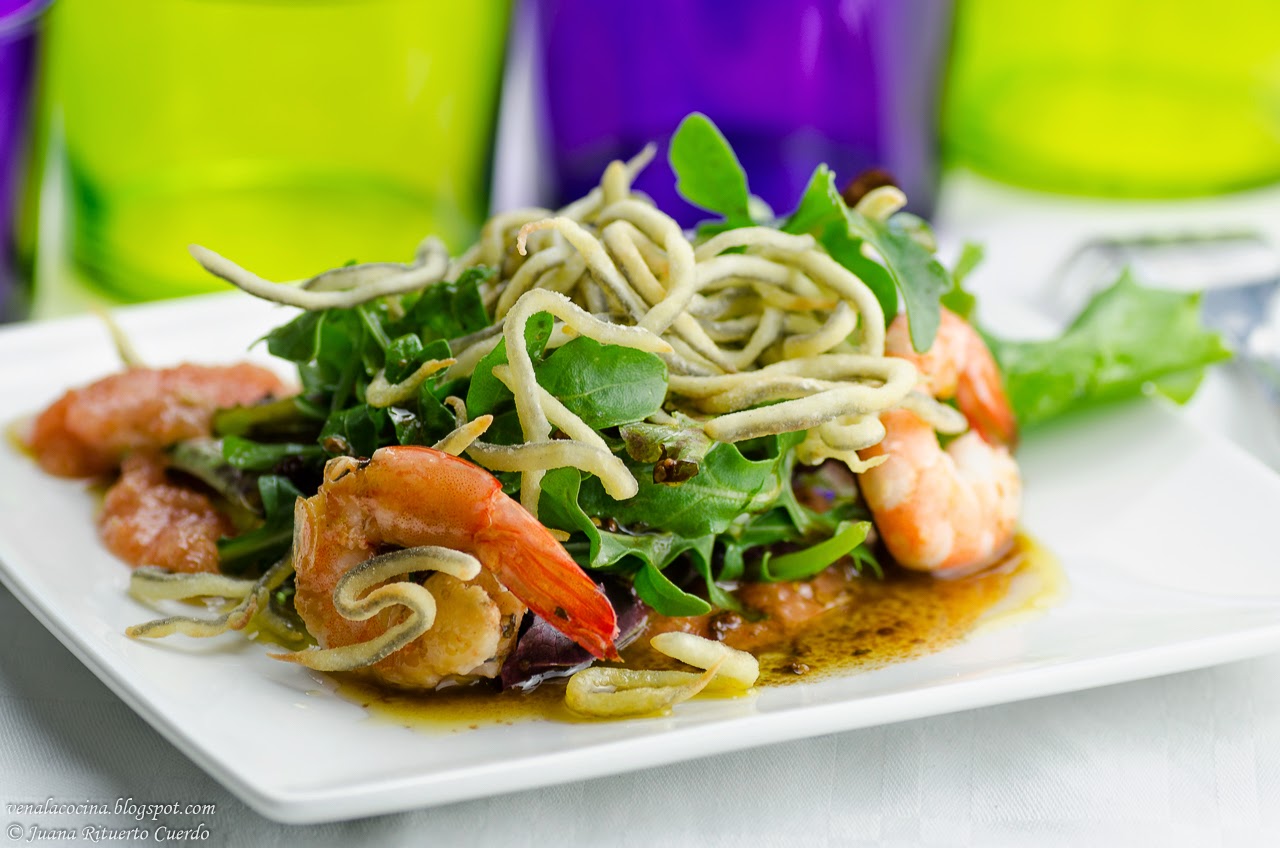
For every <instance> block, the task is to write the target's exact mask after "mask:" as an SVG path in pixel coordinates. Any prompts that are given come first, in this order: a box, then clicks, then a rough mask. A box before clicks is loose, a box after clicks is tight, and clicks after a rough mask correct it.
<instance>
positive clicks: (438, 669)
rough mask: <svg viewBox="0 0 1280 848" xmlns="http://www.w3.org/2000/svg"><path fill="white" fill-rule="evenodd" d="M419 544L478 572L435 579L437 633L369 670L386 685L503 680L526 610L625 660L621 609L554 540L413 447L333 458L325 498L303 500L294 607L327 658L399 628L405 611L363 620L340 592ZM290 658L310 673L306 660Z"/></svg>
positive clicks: (458, 464)
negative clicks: (371, 566)
mask: <svg viewBox="0 0 1280 848" xmlns="http://www.w3.org/2000/svg"><path fill="white" fill-rule="evenodd" d="M421 546H439V547H440V548H445V549H451V550H452V551H461V552H463V553H464V554H469V555H471V556H472V557H474V558H475V559H476V560H478V561H479V565H480V570H479V572H478V573H475V572H472V576H471V579H460V577H459V575H458V574H454V573H452V572H450V573H437V574H433V575H431V576H430V577H429V578H428V579H427V582H426V583H425V588H427V589H428V591H431V592H432V593H433V595H434V599H435V600H434V605H433V611H432V615H433V616H434V618H435V623H434V624H433V625H432V626H431V627H430V629H428V630H427V631H426V632H425V633H423V634H422V635H421V636H419V637H418V638H416V639H414V640H413V641H412V642H410V643H409V644H407V645H405V646H404V647H401V648H398V649H396V650H394V651H393V652H391V653H389V654H388V655H386V656H380V657H379V658H378V659H377V661H376V662H375V663H373V664H371V665H370V666H369V669H370V670H371V671H372V673H373V674H375V675H376V676H378V677H379V678H380V679H382V680H384V681H386V682H389V683H394V684H396V685H401V686H414V687H420V688H430V687H433V686H435V685H437V684H438V683H440V682H442V681H444V680H447V679H458V678H468V677H492V676H494V675H496V673H497V671H498V669H499V668H500V666H501V659H502V655H503V654H504V653H505V652H506V651H509V650H510V648H511V646H512V645H513V644H514V640H515V631H516V629H517V628H518V627H519V623H520V618H521V617H522V616H523V614H524V608H525V606H527V607H528V608H529V609H531V610H533V612H535V613H537V614H538V615H539V616H541V617H542V618H544V619H546V621H547V622H548V623H550V624H551V625H552V626H554V627H555V628H556V629H558V630H559V631H560V632H562V633H564V634H565V635H566V636H568V637H569V638H570V639H572V640H573V641H575V642H577V643H578V644H579V645H581V646H582V647H583V648H585V649H587V650H588V651H590V652H591V653H592V654H593V655H594V656H596V657H608V658H616V657H617V651H616V649H615V647H614V644H613V640H614V638H615V637H616V636H617V630H618V628H617V621H616V619H615V615H614V610H613V607H612V606H611V605H610V603H609V601H608V599H607V598H606V597H605V596H604V593H603V592H602V591H601V590H600V589H599V588H598V587H597V586H596V585H595V584H594V583H593V582H592V581H591V579H590V578H589V577H587V575H586V574H585V573H584V572H583V571H582V569H581V568H580V567H579V566H578V564H577V563H576V562H574V561H573V559H572V558H571V557H570V556H569V555H568V553H566V552H565V550H564V548H563V547H561V545H560V543H559V542H557V541H556V540H555V538H554V537H553V536H552V535H551V534H550V532H548V531H547V529H546V528H545V527H543V526H542V525H541V524H540V523H539V522H538V520H537V519H536V518H534V517H533V516H532V515H530V514H529V513H528V512H527V511H525V509H524V508H523V507H521V506H520V504H519V503H518V502H516V501H514V500H512V499H511V498H510V497H508V496H507V495H505V494H504V493H503V492H502V487H501V485H500V484H499V483H498V481H497V480H496V479H495V478H494V477H493V475H491V474H489V473H488V472H487V471H485V470H484V469H482V468H480V467H479V466H476V465H473V464H472V463H470V462H468V461H466V460H463V459H459V458H458V457H455V456H451V455H449V454H446V453H444V452H442V451H438V450H435V449H433V448H427V447H416V446H393V447H385V448H382V449H380V450H377V451H375V452H374V453H373V456H372V457H370V458H369V459H367V460H354V459H351V458H349V457H339V458H337V459H334V460H331V461H330V463H329V466H328V467H327V468H326V469H325V482H324V483H323V484H322V485H321V487H320V490H319V492H318V493H317V494H316V495H314V496H312V497H311V498H308V499H306V500H302V499H300V500H299V501H298V504H297V507H296V509H295V521H294V548H293V557H294V567H295V569H296V573H297V581H296V582H297V594H296V596H295V608H296V609H297V611H298V614H299V615H300V616H301V617H302V619H303V621H304V622H305V623H306V625H307V629H308V630H309V631H310V632H311V634H312V635H313V636H315V637H316V639H317V640H318V641H319V643H320V645H321V646H322V648H324V649H328V650H330V651H331V652H332V649H340V648H343V647H345V646H353V645H360V644H364V643H372V642H374V641H375V640H378V639H380V638H382V637H383V636H384V634H385V633H387V632H388V631H389V630H390V629H391V628H393V627H395V626H396V625H397V624H399V623H401V621H402V620H403V618H404V611H403V610H401V611H398V612H397V611H396V610H392V609H385V608H383V606H378V607H377V611H376V614H371V615H369V616H368V617H367V618H365V619H364V620H353V619H352V618H351V617H349V616H346V615H341V614H339V606H340V605H339V594H340V593H339V589H340V588H341V585H340V584H341V583H342V581H343V579H344V577H348V576H349V575H350V574H351V573H353V572H354V571H355V570H356V569H357V568H358V567H361V566H362V564H365V565H367V564H368V563H369V562H370V561H371V560H372V559H374V558H377V556H378V555H379V554H380V553H382V552H383V551H386V550H387V549H388V548H414V547H421ZM462 576H463V577H465V576H466V575H462ZM379 591H381V590H380V589H374V590H373V591H372V592H370V593H368V595H367V596H366V598H373V597H374V595H375V594H376V593H378V592H379ZM397 615H399V617H400V618H399V620H398V619H397ZM311 653H312V654H314V653H318V652H311ZM284 658H287V659H292V660H294V661H297V662H301V663H303V664H311V663H309V662H308V659H307V655H306V652H304V653H302V654H293V655H287V656H286V657H284ZM313 667H319V666H315V665H313Z"/></svg>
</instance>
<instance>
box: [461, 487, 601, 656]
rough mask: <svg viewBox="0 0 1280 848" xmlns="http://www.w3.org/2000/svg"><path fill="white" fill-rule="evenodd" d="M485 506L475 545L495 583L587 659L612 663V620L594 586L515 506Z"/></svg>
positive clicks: (499, 501) (507, 502)
mask: <svg viewBox="0 0 1280 848" xmlns="http://www.w3.org/2000/svg"><path fill="white" fill-rule="evenodd" d="M491 505H492V508H493V513H492V522H491V524H490V525H489V527H488V528H487V529H486V530H484V531H483V532H482V533H481V534H480V536H479V537H478V538H477V540H476V541H477V546H478V547H484V548H487V549H488V551H489V552H490V554H491V555H490V556H483V555H482V556H481V559H482V560H484V561H485V562H486V564H487V566H488V567H489V568H490V570H491V571H493V573H494V575H495V576H496V577H497V578H498V580H499V581H501V582H502V584H503V585H504V586H506V587H507V588H508V589H509V590H511V592H512V593H513V594H514V595H515V596H516V597H517V598H519V599H520V600H521V601H522V602H523V603H524V604H525V605H526V606H527V607H529V609H531V610H533V611H534V612H535V613H537V614H538V615H539V616H541V617H542V618H544V619H545V620H546V621H547V623H548V624H550V625H551V626H552V627H554V628H556V629H557V630H559V631H560V632H561V633H563V634H564V635H565V636H568V637H569V638H570V639H572V640H573V641H574V642H577V643H578V644H579V645H581V646H582V647H583V648H585V649H586V650H588V651H590V652H591V654H592V655H593V656H595V657H596V658H598V659H610V660H617V659H618V658H619V657H618V650H617V648H616V647H614V644H613V640H614V639H615V638H617V635H618V621H617V615H616V614H615V613H614V609H613V605H612V604H610V603H609V599H608V598H606V597H605V595H604V592H602V591H601V590H600V587H598V586H597V585H596V584H595V583H593V582H592V581H591V578H590V577H588V576H587V575H586V573H585V572H583V570H582V569H581V568H580V567H579V566H578V564H577V563H576V562H574V561H573V558H572V557H570V556H569V554H568V553H567V552H565V550H564V548H562V547H561V546H560V544H559V543H558V542H556V541H555V540H554V539H553V538H552V537H551V535H550V534H549V533H548V532H547V530H546V528H545V527H543V526H542V525H541V524H540V523H539V522H538V520H537V519H536V518H534V517H533V516H532V515H530V514H529V513H528V512H527V511H526V510H525V509H524V507H522V506H520V504H519V503H517V502H516V501H514V500H512V499H510V498H507V497H501V498H494V499H493V501H492V502H491Z"/></svg>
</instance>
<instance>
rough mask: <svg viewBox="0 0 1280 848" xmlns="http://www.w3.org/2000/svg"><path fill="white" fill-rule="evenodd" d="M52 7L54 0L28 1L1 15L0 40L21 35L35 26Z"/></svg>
mask: <svg viewBox="0 0 1280 848" xmlns="http://www.w3.org/2000/svg"><path fill="white" fill-rule="evenodd" d="M51 5H53V0H26V2H20V3H18V5H17V6H16V7H14V8H13V9H10V10H9V11H7V12H2V13H0V40H4V39H7V38H9V37H11V36H14V35H21V34H22V33H23V32H24V31H26V30H28V29H29V28H30V27H31V26H32V25H33V24H35V22H36V20H37V19H39V18H40V16H41V15H43V14H44V13H45V11H46V10H47V9H48V8H49V7H50V6H51Z"/></svg>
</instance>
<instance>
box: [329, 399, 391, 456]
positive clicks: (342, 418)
mask: <svg viewBox="0 0 1280 848" xmlns="http://www.w3.org/2000/svg"><path fill="white" fill-rule="evenodd" d="M390 425H391V419H390V416H389V415H388V414H387V411H386V410H385V409H378V408H377V407H373V406H367V405H366V404H363V403H362V404H360V405H359V406H353V407H350V408H348V409H340V410H338V411H337V412H335V413H333V414H332V415H330V416H329V420H327V421H325V422H324V429H322V430H321V431H320V445H321V446H322V447H323V448H324V449H325V450H326V451H328V452H329V453H331V454H346V455H347V456H372V455H373V452H374V451H376V450H377V449H378V448H380V447H381V446H382V445H384V444H387V440H388V438H389V437H390V436H391V434H392V433H394V432H395V429H394V427H392V426H390Z"/></svg>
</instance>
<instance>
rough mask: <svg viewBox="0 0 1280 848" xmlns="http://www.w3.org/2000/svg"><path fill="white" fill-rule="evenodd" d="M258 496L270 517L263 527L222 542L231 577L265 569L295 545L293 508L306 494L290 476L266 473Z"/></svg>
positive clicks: (222, 555)
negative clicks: (295, 484) (291, 545)
mask: <svg viewBox="0 0 1280 848" xmlns="http://www.w3.org/2000/svg"><path fill="white" fill-rule="evenodd" d="M258 493H259V495H260V496H261V499H262V507H263V511H264V512H265V514H266V517H265V519H264V521H263V523H262V525H261V526H260V527H257V528H255V529H253V530H250V531H248V532H247V533H242V534H240V535H239V536H233V537H231V538H227V537H224V538H221V539H219V540H218V556H219V558H220V563H221V567H222V570H223V571H224V572H226V573H228V574H247V573H251V572H253V571H256V570H261V569H264V568H266V567H267V566H269V565H271V564H272V563H274V562H275V561H276V560H278V559H280V557H282V556H284V555H285V554H286V553H287V552H288V550H289V545H290V544H291V543H292V542H293V505H294V503H295V502H296V501H297V499H298V498H300V497H302V492H300V491H298V488H297V487H296V486H294V485H293V483H292V482H291V481H290V480H289V478H288V477H282V476H280V475H278V474H264V475H262V476H261V477H259V478H258Z"/></svg>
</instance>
